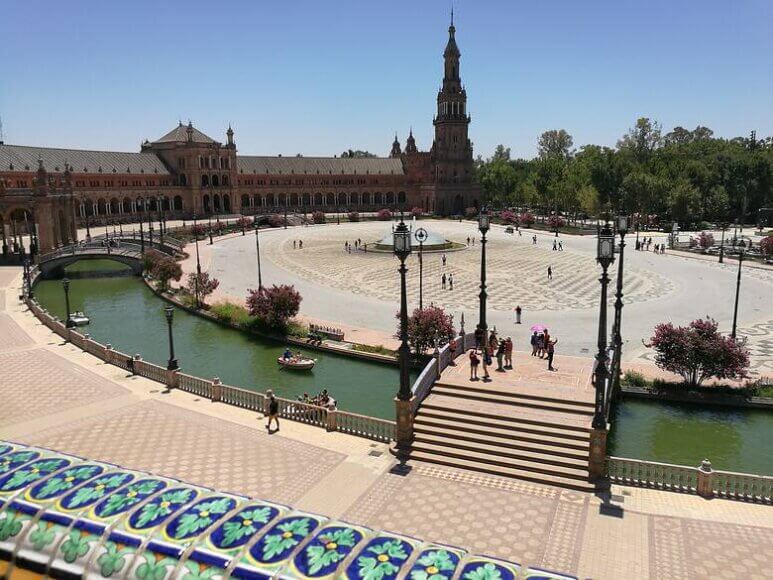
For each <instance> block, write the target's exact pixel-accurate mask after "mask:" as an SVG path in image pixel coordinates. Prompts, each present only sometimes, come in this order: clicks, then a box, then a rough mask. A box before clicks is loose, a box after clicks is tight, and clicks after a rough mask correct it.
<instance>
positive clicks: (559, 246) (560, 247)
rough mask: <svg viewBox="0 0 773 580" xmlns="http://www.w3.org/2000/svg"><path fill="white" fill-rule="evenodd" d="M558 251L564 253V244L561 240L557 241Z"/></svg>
mask: <svg viewBox="0 0 773 580" xmlns="http://www.w3.org/2000/svg"><path fill="white" fill-rule="evenodd" d="M558 251H559V252H563V251H564V242H562V241H561V240H559V241H558Z"/></svg>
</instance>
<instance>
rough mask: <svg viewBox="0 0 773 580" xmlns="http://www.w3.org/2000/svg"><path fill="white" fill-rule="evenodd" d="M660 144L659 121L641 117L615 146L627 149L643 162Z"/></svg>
mask: <svg viewBox="0 0 773 580" xmlns="http://www.w3.org/2000/svg"><path fill="white" fill-rule="evenodd" d="M662 144H663V138H662V137H661V128H660V123H658V122H657V121H651V120H650V119H649V118H647V117H641V118H639V119H637V121H636V125H635V126H633V127H632V128H631V129H629V130H628V133H626V134H625V135H623V138H622V139H620V141H618V142H617V148H618V149H620V150H629V151H630V152H631V153H633V155H634V158H635V159H636V160H637V161H638V162H640V163H643V162H645V161H647V160H648V159H649V156H650V154H651V153H652V152H653V151H654V150H655V149H657V148H658V147H660V146H661V145H662Z"/></svg>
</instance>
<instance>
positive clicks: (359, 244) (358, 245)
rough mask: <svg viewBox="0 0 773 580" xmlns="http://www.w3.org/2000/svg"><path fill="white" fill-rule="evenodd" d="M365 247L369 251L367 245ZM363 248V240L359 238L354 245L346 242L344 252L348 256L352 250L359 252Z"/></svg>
mask: <svg viewBox="0 0 773 580" xmlns="http://www.w3.org/2000/svg"><path fill="white" fill-rule="evenodd" d="M365 246H366V250H367V244H365ZM361 247H362V240H361V239H360V238H357V239H356V240H354V243H352V242H349V241H346V242H344V252H346V253H347V254H351V253H352V249H354V250H359V249H361Z"/></svg>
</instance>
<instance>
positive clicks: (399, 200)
mask: <svg viewBox="0 0 773 580" xmlns="http://www.w3.org/2000/svg"><path fill="white" fill-rule="evenodd" d="M397 203H405V192H404V191H401V192H400V193H398V194H397Z"/></svg>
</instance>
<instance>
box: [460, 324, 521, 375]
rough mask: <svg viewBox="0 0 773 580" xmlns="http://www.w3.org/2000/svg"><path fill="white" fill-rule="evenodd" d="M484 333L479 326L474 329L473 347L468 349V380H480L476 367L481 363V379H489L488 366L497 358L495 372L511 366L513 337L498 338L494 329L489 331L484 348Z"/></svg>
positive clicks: (509, 368)
mask: <svg viewBox="0 0 773 580" xmlns="http://www.w3.org/2000/svg"><path fill="white" fill-rule="evenodd" d="M484 338H485V333H484V331H482V330H481V329H480V328H479V329H477V330H476V331H475V343H476V344H475V348H473V349H470V355H469V356H470V380H471V381H477V380H480V379H479V377H478V367H479V366H480V365H481V363H482V364H483V381H484V382H488V381H490V380H491V375H489V371H488V367H490V366H491V365H492V364H493V362H494V357H496V359H497V368H496V369H495V370H496V371H497V372H500V373H504V372H506V371H508V370H512V368H513V339H512V338H510V337H509V336H508V337H507V338H501V339H500V338H498V337H497V334H496V332H495V331H491V333H490V334H489V336H488V340H487V341H486V344H485V348H484V345H483V342H484V341H483V339H484Z"/></svg>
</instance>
